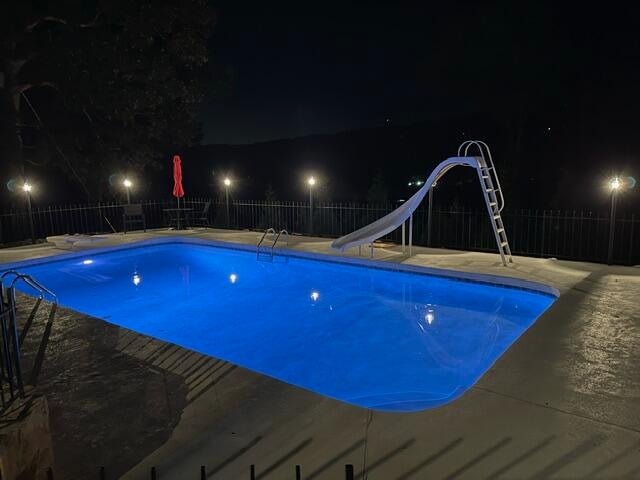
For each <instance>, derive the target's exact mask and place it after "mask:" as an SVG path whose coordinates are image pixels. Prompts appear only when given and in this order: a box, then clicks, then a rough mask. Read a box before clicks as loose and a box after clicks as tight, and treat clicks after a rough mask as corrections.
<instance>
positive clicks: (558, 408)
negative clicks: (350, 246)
mask: <svg viewBox="0 0 640 480" xmlns="http://www.w3.org/2000/svg"><path fill="white" fill-rule="evenodd" d="M167 234H171V235H175V232H163V231H158V232H150V233H146V234H143V233H134V234H127V235H126V236H123V235H109V236H107V237H108V238H107V240H105V241H104V242H102V243H101V244H100V246H104V245H115V244H120V243H123V242H131V241H139V240H141V239H146V238H153V237H158V236H164V235H167ZM180 234H181V235H188V236H194V237H197V238H205V239H216V240H223V241H227V242H239V243H246V244H249V245H255V243H256V241H257V240H258V238H259V236H260V234H258V233H255V232H234V231H224V230H208V231H206V232H204V231H199V232H180ZM329 243H330V241H328V240H327V239H320V238H306V237H293V245H292V246H291V247H290V248H292V249H295V250H300V251H307V252H318V253H329ZM78 248H81V247H78ZM59 253H65V251H64V250H58V249H56V248H53V247H51V246H39V247H34V248H17V249H6V250H0V263H6V262H10V261H15V260H20V259H26V258H36V257H44V256H49V255H56V254H59ZM414 253H415V255H414V256H413V257H411V258H409V259H407V258H406V257H403V256H402V254H401V252H399V249H398V248H397V247H395V248H391V249H376V259H378V260H386V261H390V262H403V263H408V264H414V265H425V266H430V267H438V268H447V269H453V270H460V271H471V272H478V273H484V274H492V275H504V276H511V277H515V278H520V279H526V280H532V281H537V282H541V283H545V284H548V285H551V286H553V287H555V288H557V289H558V290H559V291H560V292H561V295H560V297H559V299H558V300H557V301H556V302H555V304H554V305H553V306H552V307H551V308H550V309H549V310H548V311H547V312H546V313H545V314H544V315H543V316H542V317H541V318H540V319H538V321H537V322H536V323H535V324H534V325H533V326H532V327H531V328H530V329H529V330H528V331H527V332H526V333H525V334H524V335H523V336H522V337H521V338H520V339H519V340H518V341H517V342H516V343H515V344H514V345H513V346H512V347H511V348H510V349H509V350H508V351H507V352H506V353H505V354H504V355H503V356H502V357H501V358H500V359H499V360H498V361H497V362H496V364H495V365H494V366H493V367H492V368H491V369H490V370H489V371H488V372H487V373H486V374H485V375H484V376H483V377H482V378H481V379H480V381H479V382H478V383H477V384H476V385H475V386H474V387H472V388H471V389H470V390H469V391H468V392H467V393H466V394H465V395H463V396H462V397H461V398H460V399H458V400H456V401H454V402H452V403H451V404H448V405H446V406H444V407H441V408H437V409H433V410H427V411H423V412H417V413H410V414H406V413H405V414H393V413H381V412H375V411H369V410H365V409H362V408H358V407H354V406H351V405H347V404H344V403H342V402H339V401H336V400H332V399H328V398H325V397H323V396H321V395H318V394H315V393H312V392H308V391H305V390H302V389H299V388H296V387H294V386H291V385H288V384H285V383H283V382H280V381H277V380H274V379H271V378H269V377H265V376H263V375H259V374H256V373H253V372H250V371H248V370H245V369H243V368H240V367H237V366H235V365H232V364H229V363H226V362H223V361H220V360H217V359H212V358H210V357H206V356H202V355H200V354H197V353H194V352H190V351H187V350H184V349H182V348H179V347H176V346H173V345H170V344H166V343H164V342H160V341H158V340H154V339H150V338H148V337H145V336H143V335H139V334H136V333H134V332H131V331H128V330H126V329H122V328H119V327H117V326H114V325H110V324H107V323H106V322H103V321H100V320H97V319H93V318H90V317H87V316H84V315H81V314H78V313H75V312H71V311H65V310H64V309H60V310H59V311H58V312H57V313H56V318H55V321H54V322H51V325H50V326H49V327H47V325H48V318H47V317H46V316H47V313H48V309H44V312H43V309H41V310H40V312H41V313H39V314H38V316H36V321H33V320H32V323H33V325H34V327H33V328H32V331H31V332H30V333H29V336H30V337H31V338H32V340H31V341H32V342H35V339H38V338H39V334H38V332H42V331H44V329H46V328H49V330H50V335H49V340H48V345H47V346H46V348H45V349H44V352H45V353H44V360H43V361H42V358H41V359H40V361H41V365H42V367H41V371H40V372H39V375H38V378H37V382H36V383H37V385H38V388H39V391H40V392H41V393H44V394H45V395H46V396H47V398H48V400H49V408H50V411H51V416H52V418H51V427H52V430H53V432H52V434H53V438H54V449H55V455H56V473H58V472H59V473H60V478H90V477H89V476H90V475H94V474H95V472H96V471H97V470H96V469H97V466H99V465H113V469H112V472H113V474H117V475H121V474H122V475H123V476H122V478H126V479H132V480H136V479H147V478H149V476H148V475H149V473H148V472H149V468H150V466H152V465H154V466H156V467H157V468H158V473H159V476H160V478H162V479H170V478H171V479H174V478H175V479H184V478H197V475H198V472H199V466H200V465H206V466H207V472H208V478H221V479H227V478H228V479H237V478H248V472H249V465H250V464H252V463H253V464H255V465H256V472H257V474H258V478H274V479H281V478H293V468H294V465H295V464H300V465H301V466H302V473H303V478H307V479H318V478H319V479H321V478H327V479H333V478H335V479H339V478H344V474H343V471H344V464H345V463H352V464H354V466H355V469H356V474H357V475H359V476H360V478H368V479H370V480H376V479H397V480H400V479H409V478H416V479H418V478H472V479H478V478H540V479H543V478H640V302H638V301H637V297H638V295H639V294H640V270H639V269H638V268H631V267H607V266H604V265H596V264H589V263H579V262H565V261H556V260H551V259H533V258H522V257H518V258H516V264H515V265H513V266H510V267H508V268H505V267H502V266H501V264H500V262H499V258H498V256H497V255H495V254H484V253H471V252H457V251H446V250H439V249H438V250H435V249H434V250H429V249H424V248H415V252H414ZM25 302H26V303H28V302H29V300H26V301H25ZM31 303H33V302H31ZM27 310H29V309H28V308H27V309H25V310H24V315H25V317H27V316H28V315H27V314H28V313H29V312H28V311H27ZM39 317H43V318H42V321H41V322H39V321H37V319H38V318H39ZM24 321H25V322H26V321H28V318H25V319H24ZM26 343H27V348H26V350H27V351H30V352H33V353H29V354H28V357H29V358H28V359H27V361H26V362H27V363H29V362H31V363H37V361H36V360H37V356H38V355H37V352H38V350H42V348H41V346H40V345H39V344H37V343H35V344H33V345H31V348H29V341H27V342H26ZM125 472H127V473H125ZM363 474H364V475H363ZM56 478H58V476H56Z"/></svg>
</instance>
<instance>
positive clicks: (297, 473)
mask: <svg viewBox="0 0 640 480" xmlns="http://www.w3.org/2000/svg"><path fill="white" fill-rule="evenodd" d="M194 473H195V472H194ZM248 477H249V480H256V478H257V477H256V467H255V465H251V466H250V467H249V472H248ZM97 478H99V479H100V480H106V479H107V472H106V469H105V468H104V467H100V469H99V470H98V475H97ZM149 478H150V479H151V480H159V479H160V475H159V473H158V470H157V469H156V467H151V469H150V470H149ZM191 478H194V479H195V478H200V479H201V480H206V479H207V478H210V476H208V475H207V469H206V467H205V466H204V465H202V466H201V467H200V475H199V477H196V475H195V474H194V476H193V477H191ZM245 478H246V477H245ZM290 478H292V479H293V478H295V479H296V480H301V479H302V468H301V467H300V465H295V467H294V469H293V471H292V475H291V477H290ZM341 478H344V479H345V480H354V478H355V475H354V469H353V465H351V464H347V465H345V466H344V477H341ZM54 479H55V476H54V474H53V468H49V469H48V470H47V480H54Z"/></svg>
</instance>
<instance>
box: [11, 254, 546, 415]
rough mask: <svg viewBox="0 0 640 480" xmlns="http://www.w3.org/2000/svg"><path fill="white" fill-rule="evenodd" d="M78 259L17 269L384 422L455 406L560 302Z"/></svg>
mask: <svg viewBox="0 0 640 480" xmlns="http://www.w3.org/2000/svg"><path fill="white" fill-rule="evenodd" d="M81 255H82V256H78V255H72V256H70V257H69V256H66V258H60V259H54V260H52V259H48V260H36V261H35V262H33V261H32V262H26V263H23V264H12V265H11V266H12V267H14V268H15V267H18V268H19V270H20V271H23V272H25V273H29V274H31V275H32V276H34V277H35V278H36V279H37V280H39V281H40V282H41V283H42V284H44V285H45V286H47V287H48V288H49V289H51V290H53V291H54V292H55V293H56V294H57V296H58V299H59V301H60V303H61V304H62V305H64V306H66V307H69V308H71V309H74V310H77V311H79V312H83V313H86V314H89V315H91V316H94V317H98V318H101V319H104V320H106V321H108V322H111V323H114V324H117V325H120V326H123V327H126V328H128V329H131V330H135V331H137V332H140V333H143V334H146V335H149V336H152V337H155V338H158V339H161V340H164V341H167V342H171V343H174V344H177V345H180V346H182V347H185V348H188V349H192V350H195V351H198V352H201V353H204V354H207V355H211V356H213V357H216V358H220V359H223V360H226V361H229V362H232V363H234V364H237V365H240V366H242V367H245V368H248V369H250V370H253V371H256V372H260V373H262V374H265V375H268V376H271V377H274V378H276V379H279V380H282V381H284V382H288V383H290V384H293V385H296V386H299V387H302V388H305V389H308V390H311V391H314V392H317V393H319V394H322V395H326V396H328V397H332V398H335V399H339V400H342V401H344V402H348V403H351V404H355V405H358V406H361V407H367V408H373V409H378V410H389V411H416V410H422V409H425V408H432V407H437V406H439V405H443V404H445V403H447V402H450V401H451V400H453V399H455V398H457V397H459V396H460V395H462V394H463V393H464V392H465V391H466V390H467V389H468V388H469V387H471V386H472V385H473V384H474V383H475V382H476V381H477V380H478V379H479V378H480V377H481V376H482V374H483V373H484V372H486V371H487V369H488V368H489V367H490V366H491V365H492V364H493V363H494V362H495V361H496V360H497V359H498V358H499V357H500V355H502V354H503V353H504V352H505V351H506V350H507V349H508V348H509V346H510V345H511V344H512V343H513V342H514V341H515V340H516V339H518V337H520V336H521V335H522V334H523V333H524V332H525V331H526V329H527V328H528V327H529V326H531V325H532V324H533V323H534V322H535V320H536V319H537V318H538V317H539V316H540V315H541V314H542V313H543V312H544V311H545V310H546V309H547V308H548V307H549V306H550V305H551V304H552V303H553V302H554V300H555V297H554V296H553V295H551V294H549V293H542V292H538V291H533V290H528V289H522V288H512V287H505V286H500V285H495V284H488V283H478V282H475V281H467V280H458V279H454V278H446V277H440V276H434V275H430V274H429V275H425V274H419V273H415V272H406V271H398V270H389V269H382V268H370V267H368V266H362V265H353V264H346V263H339V262H334V261H320V260H318V259H312V258H305V257H303V256H298V255H295V256H276V257H275V259H274V261H273V262H265V261H257V260H256V254H255V252H252V251H247V250H242V249H236V248H222V247H220V246H211V245H207V244H202V243H197V242H193V243H192V242H185V241H164V242H160V243H152V244H146V245H144V244H142V245H137V246H136V245H134V246H132V247H129V248H121V249H116V250H109V249H99V250H98V251H95V252H92V251H86V252H83V253H82V254H81ZM389 268H402V267H392V266H391V265H390V266H389ZM4 269H5V267H3V266H0V270H4ZM20 288H24V291H27V289H28V287H20Z"/></svg>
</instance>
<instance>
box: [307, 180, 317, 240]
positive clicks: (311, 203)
mask: <svg viewBox="0 0 640 480" xmlns="http://www.w3.org/2000/svg"><path fill="white" fill-rule="evenodd" d="M307 184H308V185H309V233H313V187H314V186H315V184H316V179H315V177H313V176H311V177H309V178H308V179H307Z"/></svg>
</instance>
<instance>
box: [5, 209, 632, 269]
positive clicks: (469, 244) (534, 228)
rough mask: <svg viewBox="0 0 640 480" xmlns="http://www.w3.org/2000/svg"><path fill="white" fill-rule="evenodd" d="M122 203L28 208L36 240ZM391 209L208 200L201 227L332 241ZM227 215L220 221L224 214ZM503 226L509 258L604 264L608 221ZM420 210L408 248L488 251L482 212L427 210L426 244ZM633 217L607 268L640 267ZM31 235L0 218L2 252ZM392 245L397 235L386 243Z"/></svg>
mask: <svg viewBox="0 0 640 480" xmlns="http://www.w3.org/2000/svg"><path fill="white" fill-rule="evenodd" d="M209 200H210V199H208V198H191V199H185V200H184V202H183V203H184V205H185V206H186V207H189V208H193V210H194V212H199V211H201V210H202V208H203V206H204V204H205V203H206V202H208V201H209ZM142 205H143V209H144V212H145V216H146V223H147V228H160V227H164V226H166V225H167V218H166V216H165V212H164V209H166V208H172V207H175V206H176V201H175V199H167V200H161V201H147V202H142ZM123 206H124V205H123V204H122V203H117V202H111V203H98V204H93V205H66V206H57V207H46V208H33V211H32V215H33V221H34V230H35V237H36V238H45V237H47V236H52V235H62V234H74V233H83V234H91V233H104V232H110V231H113V230H115V231H122V210H123ZM396 206H397V205H392V204H386V205H371V204H359V203H329V202H318V203H314V204H313V208H311V206H310V205H309V203H308V202H286V201H281V202H270V201H244V200H233V201H230V203H229V209H228V210H227V204H226V202H225V200H224V199H218V200H213V201H212V204H211V208H210V209H209V213H208V215H209V224H210V225H211V226H212V227H217V228H236V229H265V228H268V227H274V228H276V229H281V228H285V229H287V230H288V231H289V232H295V233H305V234H313V235H317V236H327V237H338V236H341V235H345V234H347V233H349V232H352V231H354V230H356V229H358V228H360V227H363V226H365V225H367V224H368V223H371V222H372V221H374V220H376V219H378V218H380V217H382V216H383V215H385V214H387V213H389V212H391V211H392V210H393V209H394V208H395V207H396ZM227 212H228V214H227ZM503 221H504V223H505V227H506V230H507V235H508V237H509V242H510V244H511V250H512V252H513V253H514V254H516V255H527V256H537V257H556V258H559V259H568V260H584V261H591V262H606V261H607V253H608V252H607V251H608V244H609V239H610V235H609V233H610V232H609V227H610V221H611V220H610V218H609V215H608V214H602V213H599V212H592V211H579V210H510V211H509V210H505V211H504V212H503ZM428 224H429V222H428V209H427V207H426V206H425V207H421V208H419V209H418V210H416V212H415V213H414V219H413V225H414V228H413V232H414V238H413V243H414V245H423V246H432V247H443V248H453V249H462V250H477V251H495V240H494V236H493V232H492V230H491V224H490V222H489V220H488V218H487V213H486V210H484V209H481V208H476V209H468V208H442V209H437V208H436V209H434V210H433V212H432V219H431V235H430V238H431V242H430V244H428V243H429V242H428V238H429V234H428V233H429V232H428ZM639 228H640V218H638V216H637V215H634V214H626V215H620V216H618V217H617V218H616V219H615V225H614V243H613V247H614V248H613V263H617V264H623V265H637V264H640V231H639ZM30 236H31V233H30V225H29V216H28V212H26V211H24V212H8V213H4V214H0V244H5V245H10V244H14V243H17V242H21V241H25V240H28V239H29V238H30ZM386 239H387V240H389V241H394V242H399V241H400V232H398V231H395V232H393V233H392V234H390V235H389V236H387V237H386Z"/></svg>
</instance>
